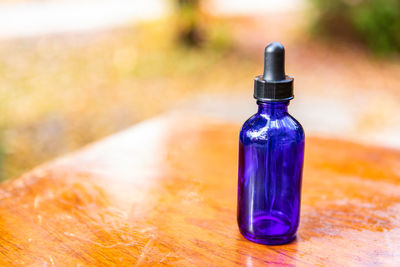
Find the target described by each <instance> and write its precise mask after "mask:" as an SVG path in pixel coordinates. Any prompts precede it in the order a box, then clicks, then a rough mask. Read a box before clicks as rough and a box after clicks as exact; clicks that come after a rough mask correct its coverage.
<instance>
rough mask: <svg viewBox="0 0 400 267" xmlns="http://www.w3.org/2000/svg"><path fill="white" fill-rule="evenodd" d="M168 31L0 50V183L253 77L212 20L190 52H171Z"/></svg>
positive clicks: (224, 26) (17, 43) (165, 23)
mask: <svg viewBox="0 0 400 267" xmlns="http://www.w3.org/2000/svg"><path fill="white" fill-rule="evenodd" d="M173 23H174V22H173V20H168V19H166V20H161V21H156V22H152V23H147V24H142V25H139V26H135V27H133V26H132V27H127V28H124V29H119V30H113V31H109V32H101V33H90V34H88V33H85V34H76V35H69V36H51V37H43V38H37V39H19V40H11V41H2V42H0V112H1V114H2V116H1V118H0V128H1V129H2V131H1V133H2V134H1V137H0V138H1V139H0V140H1V142H0V159H1V179H2V180H4V179H8V178H10V177H16V176H18V175H20V174H21V173H23V172H24V171H27V170H29V169H30V168H32V167H34V166H36V165H38V164H40V163H42V162H44V161H46V160H49V159H51V158H53V157H55V156H58V155H61V154H63V153H66V152H68V151H72V150H75V149H77V148H79V147H81V146H82V145H84V144H87V143H89V142H92V141H94V140H97V139H99V138H101V137H104V136H106V135H109V134H111V133H113V132H116V131H119V130H121V129H123V128H126V127H128V126H130V125H131V124H133V123H135V122H138V121H140V120H143V119H145V118H148V117H151V116H153V115H155V114H157V113H160V112H162V111H165V110H167V109H168V108H171V107H172V106H174V105H176V104H177V103H179V102H180V101H183V100H184V99H186V100H189V99H190V98H191V97H193V96H195V95H196V94H199V93H201V92H204V91H207V92H211V91H214V90H218V91H224V90H225V91H227V90H229V91H232V90H235V81H237V80H240V79H243V78H248V73H249V72H250V73H251V72H252V68H253V69H254V68H255V65H254V62H251V61H250V60H249V59H246V57H242V56H241V55H240V53H235V47H234V45H233V42H232V40H231V35H230V31H229V27H230V23H233V22H229V21H228V22H227V21H224V23H220V21H218V19H215V20H214V21H213V22H212V25H213V27H210V28H209V29H208V35H207V36H208V37H207V38H208V41H207V42H205V43H204V44H203V47H202V48H196V49H189V48H187V47H184V46H181V45H179V44H178V43H177V42H176V40H175V36H176V33H175V32H174V28H175V27H174V25H173ZM229 66H231V67H229ZM233 66H234V67H233ZM246 76H247V77H246Z"/></svg>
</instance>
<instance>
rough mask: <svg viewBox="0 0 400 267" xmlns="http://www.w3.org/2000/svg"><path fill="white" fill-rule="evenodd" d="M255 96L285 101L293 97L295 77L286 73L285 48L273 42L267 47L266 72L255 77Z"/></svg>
mask: <svg viewBox="0 0 400 267" xmlns="http://www.w3.org/2000/svg"><path fill="white" fill-rule="evenodd" d="M254 98H256V99H257V100H260V101H284V100H290V99H292V98H293V77H290V76H287V75H285V48H284V47H283V45H282V44H281V43H278V42H272V43H270V44H268V45H267V47H265V54H264V73H263V75H259V76H256V77H255V78H254Z"/></svg>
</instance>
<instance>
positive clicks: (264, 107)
mask: <svg viewBox="0 0 400 267" xmlns="http://www.w3.org/2000/svg"><path fill="white" fill-rule="evenodd" d="M257 105H258V113H259V114H264V115H268V116H282V115H285V114H287V113H288V106H289V101H287V100H286V101H277V102H275V101H274V102H262V101H257Z"/></svg>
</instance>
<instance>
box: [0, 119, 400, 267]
mask: <svg viewBox="0 0 400 267" xmlns="http://www.w3.org/2000/svg"><path fill="white" fill-rule="evenodd" d="M239 127H240V126H239V125H235V124H229V123H226V122H223V121H218V120H215V119H207V118H202V117H200V116H194V115H192V116H188V115H186V116H183V115H179V114H175V115H166V116H163V117H159V118H155V119H152V120H149V121H146V122H144V123H141V124H139V125H137V126H135V127H133V128H131V129H128V130H127V131H125V132H122V133H120V134H117V135H114V136H112V137H110V138H107V139H104V140H102V141H100V142H98V143H96V144H94V145H91V146H88V147H87V148H84V149H83V150H81V151H78V152H77V153H74V154H71V155H68V156H66V157H64V158H61V159H59V160H56V161H53V162H50V163H48V164H46V165H44V166H40V167H38V168H36V169H35V170H33V171H32V172H30V173H27V174H26V175H24V176H23V177H20V178H18V179H15V180H12V181H9V182H6V183H3V184H2V185H1V186H0V199H1V201H0V265H1V266H5V265H29V266H32V265H33V266H86V265H89V266H110V265H111V266H112V265H118V266H133V265H137V266H146V265H151V266H164V265H176V266H230V265H245V266H261V265H267V264H270V265H299V266H310V265H330V266H355V265H363V266H365V265H368V266H375V265H399V264H400V152H399V151H396V150H390V149H383V148H372V147H367V146H363V145H359V144H355V143H350V142H345V141H339V140H328V139H321V138H308V139H307V143H306V159H305V169H304V178H303V179H304V180H303V196H302V212H301V223H300V228H299V231H298V238H297V240H295V241H294V242H292V243H290V244H288V245H282V246H265V245H259V244H255V243H252V242H249V241H247V240H246V239H244V238H243V237H242V236H241V235H240V233H239V231H238V228H237V225H236V188H237V187H236V186H237V154H238V151H237V149H238V132H239Z"/></svg>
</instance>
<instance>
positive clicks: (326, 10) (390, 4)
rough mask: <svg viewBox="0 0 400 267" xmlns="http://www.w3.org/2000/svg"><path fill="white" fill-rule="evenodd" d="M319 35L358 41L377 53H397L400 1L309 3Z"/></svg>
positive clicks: (315, 0)
mask: <svg viewBox="0 0 400 267" xmlns="http://www.w3.org/2000/svg"><path fill="white" fill-rule="evenodd" d="M310 2H311V3H312V5H313V7H314V11H316V12H315V15H316V16H315V20H314V22H313V25H314V29H316V30H317V32H318V33H319V34H326V35H328V36H335V37H341V38H346V39H352V40H357V41H362V42H363V43H365V44H366V45H367V46H368V47H369V48H371V49H372V50H373V51H375V52H377V53H391V52H400V0H310Z"/></svg>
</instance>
